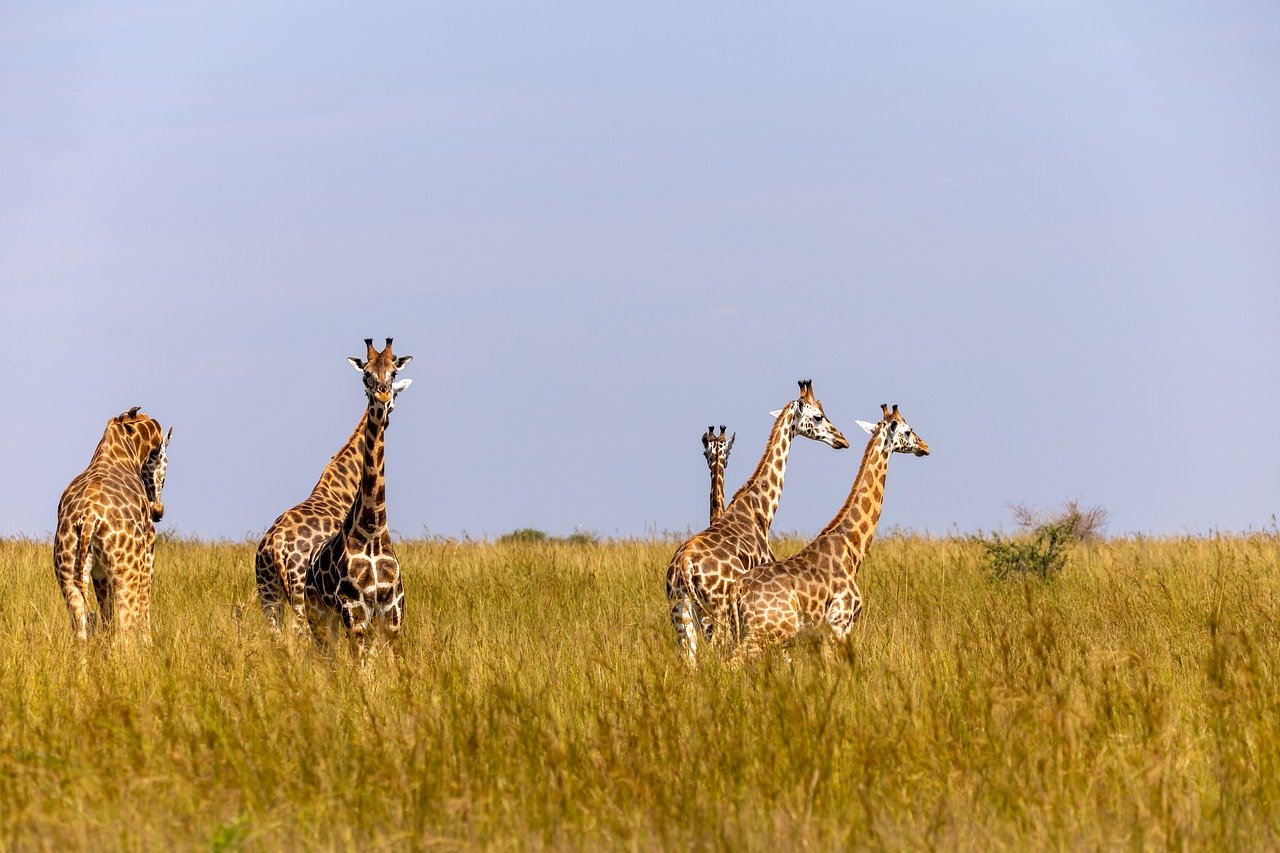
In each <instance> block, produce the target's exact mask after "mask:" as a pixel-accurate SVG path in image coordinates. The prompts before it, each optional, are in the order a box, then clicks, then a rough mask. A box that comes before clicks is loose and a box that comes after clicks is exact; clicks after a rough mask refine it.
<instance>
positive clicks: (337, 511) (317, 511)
mask: <svg viewBox="0 0 1280 853" xmlns="http://www.w3.org/2000/svg"><path fill="white" fill-rule="evenodd" d="M367 420H368V415H367V414H361V416H360V421H359V423H357V424H356V428H355V431H353V432H352V433H351V436H350V437H349V438H348V439H347V442H346V444H344V445H342V447H341V448H340V449H339V450H338V452H337V453H335V454H334V455H333V457H332V458H331V459H330V460H329V464H328V465H326V466H325V468H324V471H323V473H321V474H320V479H319V481H317V482H316V485H315V488H313V489H312V490H311V494H310V495H309V496H308V497H307V499H306V500H304V501H303V502H302V503H300V504H298V505H297V506H295V507H293V508H291V509H287V510H285V511H284V512H283V513H281V514H280V517H279V518H277V519H276V520H275V521H274V522H273V523H272V525H271V526H270V527H269V528H267V532H266V533H264V534H263V536H262V541H260V542H259V543H258V551H257V554H256V556H255V557H254V574H255V575H256V576H257V583H258V601H259V603H261V605H262V611H263V613H265V614H266V617H267V621H268V623H269V624H270V625H271V627H272V629H273V630H274V631H275V632H276V633H279V632H280V629H281V628H282V627H283V625H284V605H285V604H286V603H287V604H288V605H289V606H290V607H291V608H292V609H293V612H294V620H293V627H294V628H295V629H297V630H299V631H305V630H306V628H305V626H306V624H307V614H306V609H305V607H304V604H303V602H304V594H305V590H306V580H307V565H308V564H309V563H310V562H311V557H312V555H313V554H315V552H316V551H317V550H318V549H319V548H320V546H321V545H323V544H324V543H325V542H327V541H329V539H330V538H331V537H332V536H333V535H334V534H335V533H337V532H338V531H339V530H341V529H342V521H343V519H345V518H346V517H347V512H348V510H350V509H351V505H352V504H353V503H355V500H356V492H357V491H359V488H360V460H361V458H362V457H363V455H364V431H365V427H366V425H367V424H366V421H367Z"/></svg>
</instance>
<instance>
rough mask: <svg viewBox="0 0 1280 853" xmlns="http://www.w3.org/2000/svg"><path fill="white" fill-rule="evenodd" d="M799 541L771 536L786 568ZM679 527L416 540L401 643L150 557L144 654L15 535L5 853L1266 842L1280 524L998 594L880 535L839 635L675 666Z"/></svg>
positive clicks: (1080, 561)
mask: <svg viewBox="0 0 1280 853" xmlns="http://www.w3.org/2000/svg"><path fill="white" fill-rule="evenodd" d="M796 544H797V543H783V545H782V546H781V547H780V548H779V551H780V553H790V552H791V551H792V550H794V549H795V547H796ZM672 550H673V545H672V543H669V542H648V541H635V542H630V541H621V542H610V543H603V544H590V543H588V544H568V543H525V544H509V545H504V544H487V543H467V542H463V543H454V542H404V543H401V544H400V546H399V552H400V557H401V563H402V565H403V566H404V568H405V571H406V572H407V576H408V580H407V587H408V612H407V623H406V627H405V630H404V632H403V635H402V642H401V648H400V653H399V655H398V656H392V655H389V654H387V655H382V656H380V657H378V658H376V659H375V660H374V661H373V662H372V663H371V664H368V665H366V666H360V665H358V664H356V663H355V662H354V661H352V660H351V659H350V657H349V656H347V655H346V654H345V653H342V654H339V655H338V656H337V657H336V658H335V659H333V660H327V659H322V658H320V657H319V656H317V655H316V654H315V653H313V652H312V651H311V650H310V649H309V647H308V646H307V644H306V643H302V642H296V641H288V642H284V643H281V642H277V641H276V640H274V639H273V638H272V636H271V635H270V634H269V632H268V631H267V628H266V625H265V622H264V620H263V618H262V616H261V614H260V613H259V611H258V609H257V605H256V602H255V601H254V597H253V570H252V563H253V559H252V547H251V546H250V545H244V544H204V543H197V542H182V541H167V542H161V543H160V544H159V546H158V548H157V555H156V567H157V568H156V582H155V592H154V599H153V607H152V621H153V626H154V627H153V641H152V643H151V645H150V646H149V647H145V648H143V647H136V646H130V645H128V644H119V643H112V642H109V641H107V640H106V639H104V638H101V637H99V638H95V639H93V640H92V641H91V642H90V644H89V647H88V648H87V649H84V650H81V649H77V648H76V647H75V645H74V644H73V643H72V640H71V636H70V631H69V628H68V625H67V619H66V616H65V613H64V610H63V606H62V599H61V596H60V594H59V592H58V591H57V588H56V585H55V583H54V580H53V572H52V568H51V560H50V554H49V547H48V545H47V544H43V543H39V542H31V541H13V540H8V541H0V556H2V557H3V559H2V560H0V565H3V567H4V571H5V592H4V596H3V598H2V599H0V702H2V703H3V704H2V706H0V845H3V846H5V847H13V848H23V849H25V848H47V849H65V848H67V847H78V848H86V847H92V848H108V849H111V848H128V849H151V848H170V847H179V848H189V847H200V848H213V849H225V848H234V847H240V846H245V847H248V848H261V847H268V848H274V847H284V848H310V847H321V848H331V847H356V846H367V845H371V846H375V847H384V846H385V847H395V848H401V847H403V848H420V847H428V846H442V847H528V846H535V847H536V846H556V847H560V846H568V847H580V846H587V847H601V846H603V847H644V848H650V847H655V846H656V847H686V846H697V847H734V848H743V849H776V848H779V847H787V848H789V847H794V846H797V845H802V844H803V845H809V846H816V847H832V846H843V845H854V846H858V847H892V848H901V847H908V848H910V847H928V846H938V847H955V846H959V847H962V848H969V849H973V848H989V847H997V848H1011V847H1018V848H1021V847H1027V846H1032V847H1040V848H1043V847H1072V848H1079V847H1086V848H1092V847H1098V846H1107V847H1112V846H1125V847H1144V848H1148V847H1165V846H1171V847H1184V846H1191V847H1202V846H1210V847H1215V848H1234V849H1241V848H1262V847H1270V848H1275V847H1276V846H1277V845H1280V675H1278V673H1277V666H1278V662H1280V538H1278V537H1277V536H1276V535H1274V533H1265V534H1256V535H1251V536H1240V537H1215V538H1204V539H1168V540H1152V539H1113V540H1103V541H1099V542H1095V543H1092V544H1082V545H1079V546H1076V548H1075V549H1074V551H1073V552H1072V555H1071V560H1070V563H1069V564H1068V566H1067V567H1066V569H1065V570H1064V571H1063V572H1062V574H1061V575H1060V576H1058V577H1057V578H1056V579H1054V580H1052V581H1049V582H1045V581H1040V580H1030V581H1027V580H1006V581H996V580H994V579H992V577H991V576H990V573H989V570H988V569H987V567H986V565H985V563H984V559H985V558H984V553H983V551H982V549H981V548H980V547H978V546H976V545H974V544H973V543H971V542H968V541H965V540H962V539H923V538H912V537H897V538H895V537H886V538H882V539H880V540H879V541H878V542H877V543H876V544H875V545H874V546H873V547H872V551H871V554H870V556H869V557H868V560H867V562H866V564H865V565H864V566H863V571H862V583H863V591H864V593H865V595H866V599H867V608H866V610H865V612H864V614H863V618H862V620H861V622H860V623H859V625H858V627H857V629H856V630H855V632H854V637H853V639H852V641H851V642H850V643H849V644H848V645H847V646H845V647H840V648H836V649H833V650H831V652H830V653H828V654H821V653H819V652H817V651H815V650H814V649H813V648H801V649H798V650H797V651H796V653H795V654H794V655H793V656H792V659H791V661H790V662H788V661H786V660H784V659H783V658H781V657H780V656H778V657H774V658H767V659H765V660H764V661H762V662H761V663H759V664H758V665H755V666H752V667H749V668H747V669H745V670H743V671H738V672H734V671H730V670H728V669H726V668H725V667H723V666H722V665H720V664H719V663H717V661H716V659H715V658H714V657H713V658H709V659H708V660H707V661H706V663H705V664H704V665H703V666H701V667H700V668H699V669H698V670H696V671H690V670H688V669H687V668H686V667H685V666H684V665H683V664H682V663H681V661H680V660H679V658H678V657H677V654H676V651H675V648H674V640H673V634H672V632H671V629H670V627H669V624H668V622H667V607H666V602H665V597H664V595H663V590H662V573H663V569H664V567H665V565H666V561H667V558H668V557H669V555H670V553H671V551H672Z"/></svg>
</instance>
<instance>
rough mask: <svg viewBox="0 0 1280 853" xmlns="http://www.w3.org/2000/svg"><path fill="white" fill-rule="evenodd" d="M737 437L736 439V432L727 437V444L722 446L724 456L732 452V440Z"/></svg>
mask: <svg viewBox="0 0 1280 853" xmlns="http://www.w3.org/2000/svg"><path fill="white" fill-rule="evenodd" d="M737 437H738V434H737V433H736V432H735V433H734V434H733V435H731V436H729V443H728V444H726V445H725V446H724V452H725V454H726V455H727V454H728V453H729V451H730V450H733V440H734V439H735V438H737Z"/></svg>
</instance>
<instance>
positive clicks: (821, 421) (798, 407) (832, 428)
mask: <svg viewBox="0 0 1280 853" xmlns="http://www.w3.org/2000/svg"><path fill="white" fill-rule="evenodd" d="M797 384H798V385H799V386H800V398H799V399H797V400H795V401H793V402H792V403H791V406H792V408H793V409H794V410H795V420H794V421H793V423H792V427H791V434H792V435H793V436H795V435H802V436H804V437H805V438H811V439H813V440H814V441H821V442H822V443H823V444H825V445H827V446H828V447H834V448H835V449H836V450H843V449H844V448H846V447H848V446H849V440H848V439H846V438H845V437H844V434H843V433H841V432H840V430H838V429H836V425H835V424H833V423H831V421H830V420H829V419H828V418H827V413H826V412H824V411H823V410H822V401H821V400H819V399H818V398H817V397H815V396H813V380H812V379H801V380H800V381H799V382H798V383H797ZM784 411H786V409H779V410H778V411H776V412H770V413H769V414H770V415H772V416H774V417H775V418H776V417H777V416H778V415H780V414H782V413H783V412H784Z"/></svg>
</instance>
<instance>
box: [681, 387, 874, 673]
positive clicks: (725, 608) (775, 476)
mask: <svg viewBox="0 0 1280 853" xmlns="http://www.w3.org/2000/svg"><path fill="white" fill-rule="evenodd" d="M799 385H800V397H799V398H798V399H796V400H794V401H792V402H791V403H788V404H787V405H786V406H785V407H783V408H782V409H781V410H780V411H778V412H775V413H773V414H774V415H775V416H776V420H775V421H774V424H773V429H772V431H771V432H770V433H769V441H768V442H767V443H766V445H765V449H764V454H763V455H762V456H761V457H760V462H759V464H758V465H757V466H756V469H755V472H754V473H752V475H751V477H750V478H749V479H748V480H747V482H746V483H744V484H743V485H742V487H741V488H740V489H738V491H737V493H736V494H734V496H733V499H732V500H731V501H730V503H729V505H728V506H727V507H726V508H725V510H724V512H723V513H721V514H720V516H719V517H717V518H716V520H715V521H714V522H712V524H711V526H710V527H708V528H707V529H706V530H703V531H702V532H701V533H698V534H696V535H694V536H693V537H692V538H690V539H689V540H688V541H686V542H684V543H683V544H681V546H680V547H679V548H678V549H677V550H676V553H675V554H674V556H672V558H671V562H670V564H668V566H667V572H666V589H667V600H668V601H669V602H670V603H671V623H672V626H673V627H674V628H675V630H676V636H677V639H678V641H679V643H680V645H681V647H682V648H683V649H684V651H685V654H686V655H687V656H688V659H689V660H690V662H694V661H696V659H697V651H698V639H699V637H703V638H705V639H707V640H711V639H714V638H715V636H716V634H717V630H718V628H719V627H721V626H723V625H724V624H725V622H726V620H727V617H728V613H729V601H730V600H729V594H730V592H731V590H732V588H733V586H734V584H735V583H737V581H738V579H739V578H740V577H741V576H742V575H743V574H745V573H746V572H747V571H748V570H749V569H751V568H752V567H754V566H757V565H759V564H760V563H764V562H771V561H772V560H773V551H772V549H771V548H770V547H769V526H770V524H772V523H773V516H774V514H775V513H776V512H777V509H778V501H779V500H780V498H781V496H782V483H783V478H784V476H785V474H786V465H787V455H788V453H789V452H790V449H791V440H792V438H793V437H794V436H797V435H800V436H804V437H805V438H810V439H813V440H815V441H821V442H823V443H824V444H827V445H829V446H830V447H834V448H836V449H841V448H845V447H848V446H849V442H848V441H846V440H845V437H844V436H843V435H842V434H841V433H840V430H838V429H836V427H835V425H834V424H832V423H831V421H830V420H828V419H827V417H826V413H825V412H824V410H823V408H822V402H821V401H820V400H818V398H817V397H815V396H814V395H813V383H812V382H810V381H809V380H802V381H801V382H800V383H799Z"/></svg>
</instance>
